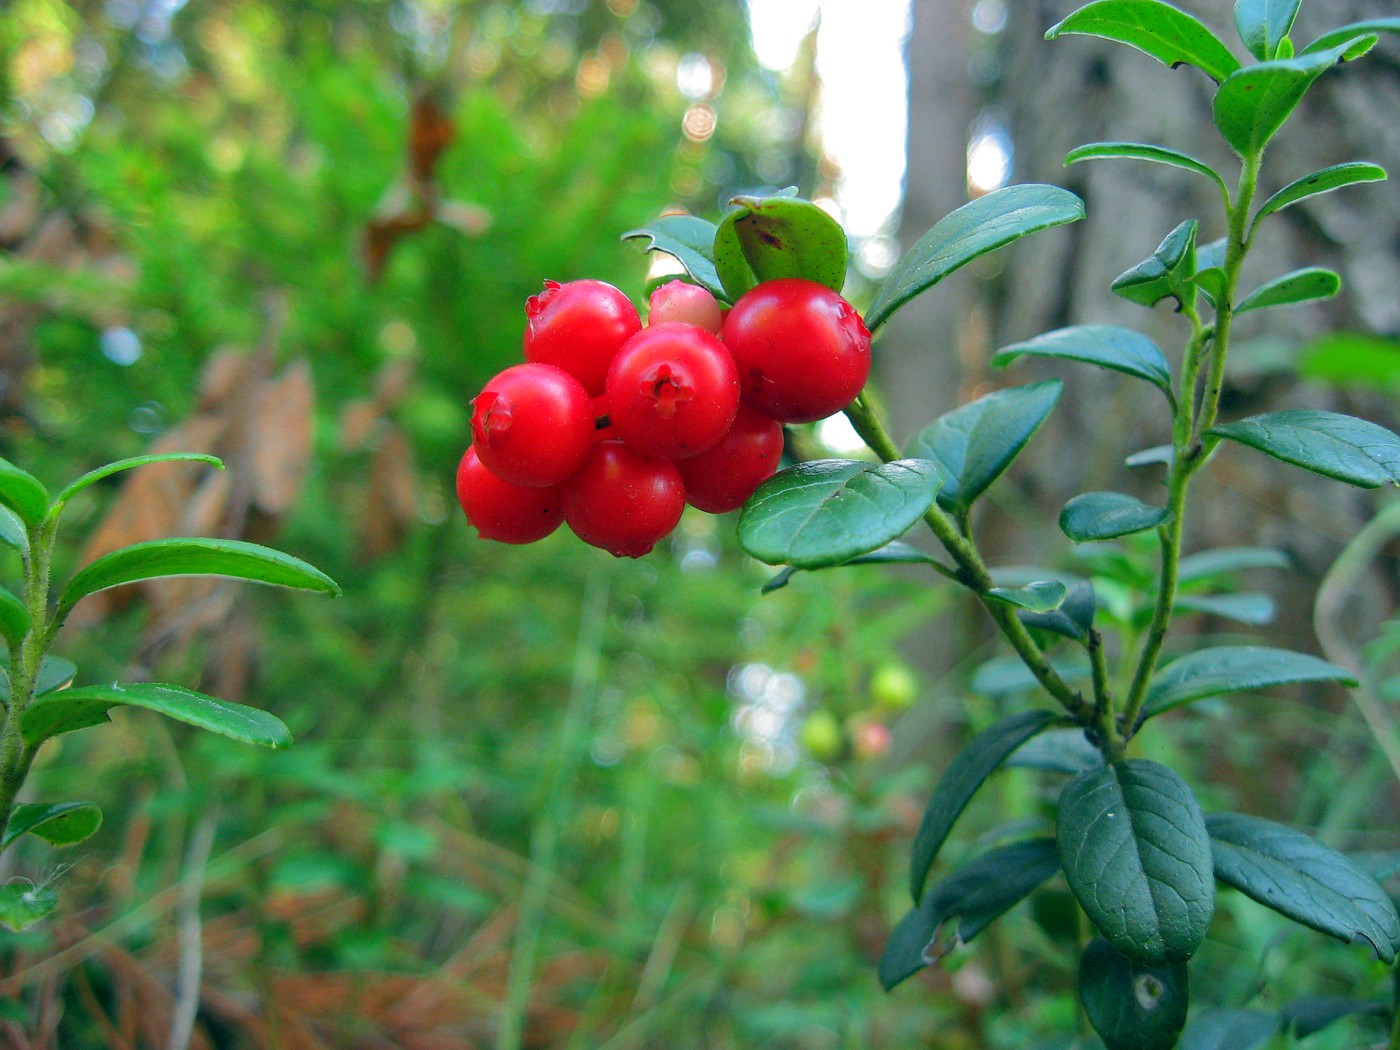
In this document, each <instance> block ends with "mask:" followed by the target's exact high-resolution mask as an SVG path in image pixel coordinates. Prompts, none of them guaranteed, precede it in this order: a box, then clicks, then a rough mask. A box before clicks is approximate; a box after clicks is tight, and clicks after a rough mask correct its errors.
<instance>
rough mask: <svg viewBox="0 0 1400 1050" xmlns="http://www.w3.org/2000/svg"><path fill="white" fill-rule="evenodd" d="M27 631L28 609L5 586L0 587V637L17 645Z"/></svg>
mask: <svg viewBox="0 0 1400 1050" xmlns="http://www.w3.org/2000/svg"><path fill="white" fill-rule="evenodd" d="M28 633H29V610H27V609H26V608H25V607H24V602H22V601H20V600H19V599H18V598H16V597H15V596H14V593H13V592H12V591H10V589H9V588H7V587H0V637H3V638H4V639H5V641H7V642H9V643H10V644H11V645H18V644H19V643H20V640H21V639H22V638H24V636H25V635H26V634H28Z"/></svg>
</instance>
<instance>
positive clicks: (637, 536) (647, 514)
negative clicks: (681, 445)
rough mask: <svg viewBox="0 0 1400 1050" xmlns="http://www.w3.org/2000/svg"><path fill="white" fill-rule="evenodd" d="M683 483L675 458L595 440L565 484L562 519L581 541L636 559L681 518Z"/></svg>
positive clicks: (620, 555) (683, 508) (616, 443)
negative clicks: (650, 455)
mask: <svg viewBox="0 0 1400 1050" xmlns="http://www.w3.org/2000/svg"><path fill="white" fill-rule="evenodd" d="M683 510H685V486H684V485H683V484H682V482H681V475H680V472H679V471H678V470H677V469H676V465H675V464H674V463H667V462H665V461H664V460H659V459H647V458H646V457H645V456H642V455H640V454H639V453H637V452H634V451H633V450H632V449H630V448H628V447H627V446H626V445H624V444H622V443H621V442H616V441H604V442H602V443H600V444H598V445H596V446H595V447H594V449H593V451H592V452H591V453H590V454H589V456H588V459H587V460H585V461H584V464H583V466H582V467H581V468H580V469H579V472H578V473H577V474H575V475H574V476H573V477H572V478H570V479H569V482H568V484H566V485H565V486H564V520H565V521H566V522H568V523H569V528H571V529H573V530H574V534H575V535H577V536H578V538H579V539H581V540H583V542H584V543H589V544H592V545H593V546H594V547H601V548H603V550H605V551H608V552H609V553H611V554H614V555H616V556H617V557H619V558H624V557H625V558H640V557H641V556H642V555H643V554H646V553H647V552H648V551H650V550H651V549H652V547H654V546H656V541H657V540H659V539H661V538H662V537H663V536H665V535H666V534H667V533H669V532H670V531H671V530H672V529H674V528H675V527H676V523H677V522H679V521H680V520H681V512H682V511H683Z"/></svg>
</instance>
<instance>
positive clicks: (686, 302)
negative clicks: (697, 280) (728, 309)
mask: <svg viewBox="0 0 1400 1050" xmlns="http://www.w3.org/2000/svg"><path fill="white" fill-rule="evenodd" d="M723 320H724V318H723V317H722V316H721V315H720V305H719V300H718V299H716V298H715V297H714V296H713V295H711V294H710V293H709V292H708V291H706V290H705V289H704V288H701V287H700V286H699V285H698V284H690V283H688V282H686V281H667V282H666V283H665V284H663V285H662V286H661V287H659V288H657V289H656V291H654V292H652V293H651V313H650V314H648V315H647V324H649V325H657V324H667V323H669V322H671V321H683V322H684V323H686V324H693V325H695V326H696V327H697V328H703V329H705V331H707V332H709V333H711V334H712V335H719V326H720V324H721V323H722V322H723Z"/></svg>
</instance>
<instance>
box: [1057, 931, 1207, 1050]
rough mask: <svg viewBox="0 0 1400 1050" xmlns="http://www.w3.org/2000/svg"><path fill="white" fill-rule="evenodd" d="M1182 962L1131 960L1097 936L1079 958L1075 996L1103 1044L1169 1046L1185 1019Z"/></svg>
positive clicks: (1124, 1049)
mask: <svg viewBox="0 0 1400 1050" xmlns="http://www.w3.org/2000/svg"><path fill="white" fill-rule="evenodd" d="M1189 989H1190V983H1189V977H1188V975H1187V968H1186V964H1185V963H1169V964H1165V965H1161V966H1151V965H1143V964H1142V963H1138V962H1134V961H1133V960H1132V959H1128V958H1126V957H1124V956H1123V955H1120V954H1119V953H1118V952H1117V951H1115V950H1114V948H1113V945H1111V944H1109V943H1108V942H1107V941H1106V940H1104V939H1103V938H1102V937H1095V938H1094V939H1093V940H1092V941H1090V942H1089V943H1088V945H1086V946H1085V948H1084V954H1083V956H1081V957H1080V960H1079V999H1080V1001H1081V1002H1082V1003H1083V1004H1084V1013H1085V1016H1087V1017H1088V1018H1089V1023H1090V1024H1091V1025H1093V1026H1094V1031H1096V1032H1098V1033H1099V1038H1100V1039H1102V1040H1103V1042H1104V1046H1105V1047H1107V1048H1108V1050H1172V1048H1173V1047H1174V1046H1176V1040H1177V1037H1178V1036H1180V1035H1181V1029H1182V1027H1183V1026H1184V1025H1185V1024H1186V1010H1187V1007H1188V1005H1189V1004H1190V992H1189Z"/></svg>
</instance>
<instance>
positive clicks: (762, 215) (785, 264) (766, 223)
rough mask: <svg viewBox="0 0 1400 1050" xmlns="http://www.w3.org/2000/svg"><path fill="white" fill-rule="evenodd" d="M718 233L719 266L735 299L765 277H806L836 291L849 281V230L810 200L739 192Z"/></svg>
mask: <svg viewBox="0 0 1400 1050" xmlns="http://www.w3.org/2000/svg"><path fill="white" fill-rule="evenodd" d="M729 203H730V204H732V205H735V206H736V207H735V210H733V211H731V212H730V213H729V214H728V215H726V216H725V217H724V220H723V221H722V222H721V223H720V224H719V229H718V230H717V231H716V232H715V240H714V248H715V269H716V271H717V272H718V273H719V279H720V282H721V283H722V284H723V285H724V289H725V291H726V292H727V293H728V294H729V297H730V298H731V299H738V298H739V297H740V296H741V295H743V294H744V293H745V292H747V291H748V290H749V289H750V288H753V287H755V286H756V285H758V284H761V283H762V282H764V281H773V280H777V279H779V278H782V277H801V278H803V279H804V280H808V281H815V282H816V283H817V284H822V285H825V286H826V287H828V288H830V289H831V290H832V291H833V292H839V291H841V288H842V286H843V285H844V284H845V283H846V257H847V254H848V251H849V249H848V247H847V244H846V231H845V230H843V229H842V228H841V224H840V223H839V222H837V221H836V220H835V219H833V218H832V217H831V216H830V215H828V214H827V213H826V212H825V211H823V210H822V209H821V208H819V207H818V206H817V205H815V204H813V203H812V202H811V201H807V200H802V199H800V198H798V197H792V196H784V195H780V196H774V197H735V198H734V199H733V200H731V201H730V202H729Z"/></svg>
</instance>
